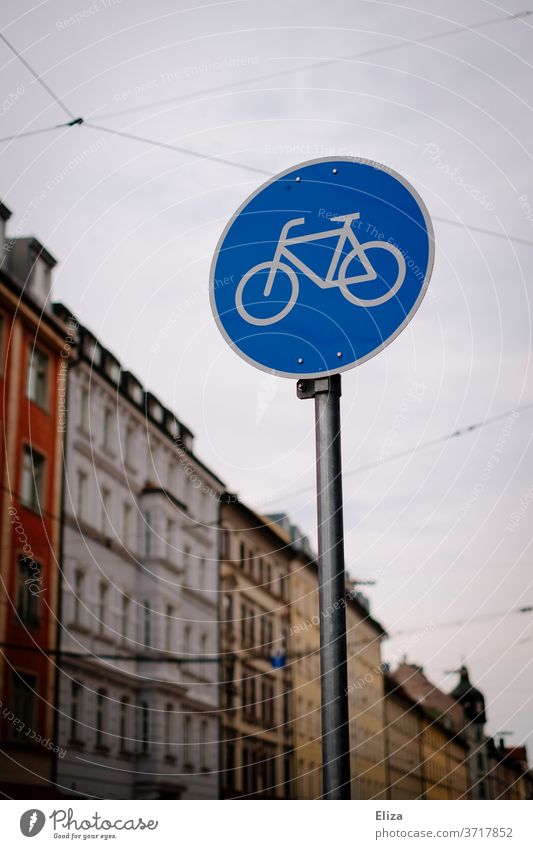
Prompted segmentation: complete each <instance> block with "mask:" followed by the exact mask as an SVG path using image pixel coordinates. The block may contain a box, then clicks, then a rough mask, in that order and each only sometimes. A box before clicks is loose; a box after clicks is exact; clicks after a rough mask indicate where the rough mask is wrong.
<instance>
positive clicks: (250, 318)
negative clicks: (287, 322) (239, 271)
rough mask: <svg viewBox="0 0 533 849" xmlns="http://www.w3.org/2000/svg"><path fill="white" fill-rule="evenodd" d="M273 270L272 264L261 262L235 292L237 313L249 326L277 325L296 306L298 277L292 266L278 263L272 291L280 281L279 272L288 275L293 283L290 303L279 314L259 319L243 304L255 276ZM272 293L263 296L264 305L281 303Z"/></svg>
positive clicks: (247, 273) (245, 276)
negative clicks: (247, 289)
mask: <svg viewBox="0 0 533 849" xmlns="http://www.w3.org/2000/svg"><path fill="white" fill-rule="evenodd" d="M271 268H272V262H260V263H259V264H258V265H254V267H253V268H251V269H250V270H249V271H247V272H246V274H244V275H243V277H242V278H241V280H240V282H239V285H238V286H237V291H236V292H235V306H236V307H237V312H238V313H239V315H240V317H241V318H242V319H244V321H247V322H248V324H257V325H263V326H264V325H267V324H275V323H276V322H277V321H281V319H282V318H285V316H286V315H287V314H288V313H290V311H291V310H292V308H293V306H294V304H295V303H296V299H297V298H298V277H297V276H296V272H295V271H294V270H293V269H292V268H291V267H290V265H287V264H286V263H284V262H280V263H278V267H277V269H276V276H275V278H274V285H273V286H272V291H273V290H274V287H275V285H276V280H277V279H278V272H280V271H281V272H282V273H283V274H286V275H287V277H288V278H289V280H290V283H291V295H290V298H289V301H288V303H286V304H284V306H282V308H281V309H280V310H279V312H277V313H274V315H271V316H268V318H258V317H257V316H255V315H252V314H251V313H250V312H248V310H247V308H246V307H245V306H244V304H243V293H244V288H245V286H246V284H247V283H248V281H249V280H250V279H251V278H252V277H253V276H254V274H258V273H260V272H261V271H267V269H268V271H270V269H271ZM265 282H266V275H265ZM272 291H271V293H270V295H264V296H263V297H264V301H263V303H267V302H270V303H272V304H273V305H276V304H278V303H280V301H279V299H277V298H276V297H275V296H273V295H272ZM253 303H256V304H258V303H261V302H260V301H258V300H257V299H256V300H255V302H252V306H253Z"/></svg>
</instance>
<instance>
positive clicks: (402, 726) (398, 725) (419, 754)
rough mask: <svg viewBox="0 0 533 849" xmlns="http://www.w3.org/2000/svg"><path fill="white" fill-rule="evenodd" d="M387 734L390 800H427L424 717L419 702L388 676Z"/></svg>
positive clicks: (387, 792)
mask: <svg viewBox="0 0 533 849" xmlns="http://www.w3.org/2000/svg"><path fill="white" fill-rule="evenodd" d="M383 681H384V688H385V696H384V700H383V725H384V727H383V733H384V744H385V786H386V795H387V799H421V798H423V796H424V790H425V784H424V765H423V760H424V759H423V738H422V716H423V711H422V708H421V707H420V705H419V704H418V702H416V701H415V700H414V699H412V698H411V696H409V694H408V693H407V691H406V690H405V689H404V688H403V687H402V685H401V684H398V682H397V681H395V680H394V678H392V677H391V676H390V675H389V674H388V672H385V675H384V679H383Z"/></svg>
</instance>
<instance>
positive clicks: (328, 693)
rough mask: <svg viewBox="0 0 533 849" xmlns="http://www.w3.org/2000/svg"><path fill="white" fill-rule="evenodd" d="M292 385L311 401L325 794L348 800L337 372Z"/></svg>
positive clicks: (338, 384) (339, 378)
mask: <svg viewBox="0 0 533 849" xmlns="http://www.w3.org/2000/svg"><path fill="white" fill-rule="evenodd" d="M296 388H297V395H298V398H302V399H307V398H314V399H315V429H316V469H317V513H318V571H319V603H320V684H321V696H322V771H323V781H324V787H323V797H324V799H350V798H351V793H350V735H349V720H348V693H347V690H348V674H347V659H346V579H345V570H344V529H343V518H342V461H341V428H340V397H341V376H340V374H334V375H332V376H331V377H321V378H313V379H311V380H299V381H298V383H297V387H296Z"/></svg>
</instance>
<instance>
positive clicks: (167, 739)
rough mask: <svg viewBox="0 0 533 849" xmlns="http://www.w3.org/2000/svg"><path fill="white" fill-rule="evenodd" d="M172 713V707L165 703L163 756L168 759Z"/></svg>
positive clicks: (169, 754) (170, 752)
mask: <svg viewBox="0 0 533 849" xmlns="http://www.w3.org/2000/svg"><path fill="white" fill-rule="evenodd" d="M173 713H174V706H173V705H172V704H171V703H170V702H167V704H166V705H165V730H164V736H165V755H166V756H167V758H168V757H172V725H173V722H172V720H173Z"/></svg>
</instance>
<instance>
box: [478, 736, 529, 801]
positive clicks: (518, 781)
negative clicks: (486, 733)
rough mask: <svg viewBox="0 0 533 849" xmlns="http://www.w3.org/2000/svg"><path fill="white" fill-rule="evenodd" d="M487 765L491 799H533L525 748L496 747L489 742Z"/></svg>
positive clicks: (500, 742) (502, 741) (503, 745)
mask: <svg viewBox="0 0 533 849" xmlns="http://www.w3.org/2000/svg"><path fill="white" fill-rule="evenodd" d="M488 763H489V770H490V778H491V787H492V795H491V798H493V799H533V776H532V774H531V770H530V768H529V765H528V760H527V751H526V747H525V746H506V745H505V742H504V740H503V738H502V739H500V741H499V743H498V745H496V743H495V742H494V740H491V741H490V743H489V746H488Z"/></svg>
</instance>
